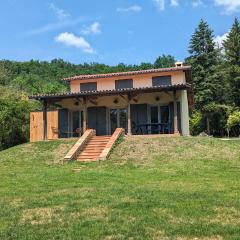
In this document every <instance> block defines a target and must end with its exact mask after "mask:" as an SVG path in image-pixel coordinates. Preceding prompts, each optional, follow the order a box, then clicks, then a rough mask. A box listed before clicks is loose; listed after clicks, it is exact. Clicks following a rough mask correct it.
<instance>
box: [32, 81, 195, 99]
mask: <svg viewBox="0 0 240 240" xmlns="http://www.w3.org/2000/svg"><path fill="white" fill-rule="evenodd" d="M190 87H191V85H190V84H188V83H186V84H174V85H162V86H155V87H140V88H124V89H118V90H115V89H114V90H101V91H82V92H66V93H54V94H44V95H41V94H39V95H33V96H29V98H30V99H36V100H47V99H64V98H74V97H86V96H96V95H99V96H109V95H117V94H121V93H134V92H139V93H141V92H145V93H147V92H161V91H173V90H183V89H188V88H190Z"/></svg>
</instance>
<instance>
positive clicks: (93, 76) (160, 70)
mask: <svg viewBox="0 0 240 240" xmlns="http://www.w3.org/2000/svg"><path fill="white" fill-rule="evenodd" d="M190 70H191V66H182V67H171V68H158V69H148V70H139V71H130V72H116V73H103V74H88V75H77V76H73V77H68V78H64V79H63V80H65V81H73V80H83V79H96V78H110V77H122V76H131V75H141V74H147V73H164V72H176V71H190Z"/></svg>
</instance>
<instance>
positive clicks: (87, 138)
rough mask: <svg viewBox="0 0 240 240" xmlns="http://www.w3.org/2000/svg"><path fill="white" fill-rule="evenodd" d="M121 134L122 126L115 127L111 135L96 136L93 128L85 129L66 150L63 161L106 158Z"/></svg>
mask: <svg viewBox="0 0 240 240" xmlns="http://www.w3.org/2000/svg"><path fill="white" fill-rule="evenodd" d="M123 135H124V129H123V128H116V130H115V131H114V133H113V134H112V135H111V136H96V131H95V130H94V129H87V130H86V131H85V132H84V134H83V135H82V136H81V137H80V138H79V139H78V140H77V142H76V143H75V144H74V145H73V146H72V148H71V149H70V150H69V151H68V153H67V154H66V156H65V157H64V161H71V160H77V161H79V162H93V161H100V160H101V161H102V160H106V159H107V157H108V156H109V154H110V151H111V149H112V147H113V146H114V144H115V143H116V141H117V140H118V139H119V138H121V137H122V136H123Z"/></svg>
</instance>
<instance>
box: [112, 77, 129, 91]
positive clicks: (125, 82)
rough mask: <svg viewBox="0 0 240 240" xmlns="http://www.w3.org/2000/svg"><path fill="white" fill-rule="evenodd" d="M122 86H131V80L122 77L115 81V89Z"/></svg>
mask: <svg viewBox="0 0 240 240" xmlns="http://www.w3.org/2000/svg"><path fill="white" fill-rule="evenodd" d="M123 88H133V80H132V79H123V80H116V81H115V89H116V90H118V89H123Z"/></svg>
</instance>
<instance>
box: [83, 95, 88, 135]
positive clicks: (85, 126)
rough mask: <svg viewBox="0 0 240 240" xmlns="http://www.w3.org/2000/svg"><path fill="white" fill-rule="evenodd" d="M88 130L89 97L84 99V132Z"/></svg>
mask: <svg viewBox="0 0 240 240" xmlns="http://www.w3.org/2000/svg"><path fill="white" fill-rule="evenodd" d="M86 130H87V99H86V98H84V99H83V133H84V132H85V131H86Z"/></svg>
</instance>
